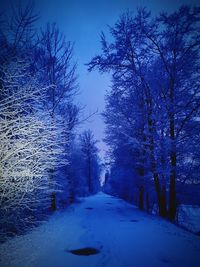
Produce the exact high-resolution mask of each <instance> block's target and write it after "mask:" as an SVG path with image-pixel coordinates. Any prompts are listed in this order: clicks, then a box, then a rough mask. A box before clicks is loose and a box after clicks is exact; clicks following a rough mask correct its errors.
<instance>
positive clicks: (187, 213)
mask: <svg viewBox="0 0 200 267" xmlns="http://www.w3.org/2000/svg"><path fill="white" fill-rule="evenodd" d="M177 223H178V224H179V225H180V226H182V227H184V228H185V229H187V230H189V231H191V232H193V233H195V234H198V235H200V207H199V206H194V205H180V206H179V208H178V213H177Z"/></svg>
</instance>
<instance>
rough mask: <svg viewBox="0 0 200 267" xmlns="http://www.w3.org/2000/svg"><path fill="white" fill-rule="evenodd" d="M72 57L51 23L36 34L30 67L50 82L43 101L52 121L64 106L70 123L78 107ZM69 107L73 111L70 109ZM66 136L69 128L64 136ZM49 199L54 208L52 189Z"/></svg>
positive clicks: (61, 36) (71, 51)
mask: <svg viewBox="0 0 200 267" xmlns="http://www.w3.org/2000/svg"><path fill="white" fill-rule="evenodd" d="M72 57H73V46H72V44H71V43H70V42H66V40H65V37H64V36H63V34H62V33H60V31H59V29H58V27H57V26H56V24H55V23H52V24H50V23H48V24H47V25H46V28H45V29H44V30H41V33H40V37H39V40H38V45H37V47H36V49H35V55H34V59H33V62H32V65H33V70H34V71H35V72H37V71H38V69H42V70H43V72H42V75H41V80H42V81H43V82H44V84H46V85H48V86H49V85H51V86H50V87H49V90H48V91H47V98H46V102H45V103H46V105H47V106H48V109H49V112H50V115H51V120H52V123H54V121H56V120H57V117H60V116H62V113H61V112H60V111H61V110H62V111H63V110H65V111H67V109H68V111H69V116H72V115H74V118H70V119H71V122H70V123H71V126H72V121H73V120H74V121H76V120H77V115H78V113H77V111H78V108H77V107H75V105H72V100H73V97H74V95H75V94H76V93H77V82H76V73H75V71H76V64H73V62H72ZM72 106H74V108H72ZM69 107H71V108H70V109H69ZM73 110H74V111H76V112H75V113H74V112H71V111H73ZM64 117H66V116H65V115H64ZM64 117H63V119H64ZM68 130H69V128H68ZM71 131H72V128H71ZM68 138H69V131H68V134H67V136H66V139H68ZM65 148H66V149H67V147H65ZM52 149H53V148H52ZM54 172H55V170H53V169H52V170H51V171H50V176H51V178H50V179H51V180H54V179H55V177H54V176H55V175H54ZM51 199H52V201H51V208H52V210H56V196H55V192H52V195H51Z"/></svg>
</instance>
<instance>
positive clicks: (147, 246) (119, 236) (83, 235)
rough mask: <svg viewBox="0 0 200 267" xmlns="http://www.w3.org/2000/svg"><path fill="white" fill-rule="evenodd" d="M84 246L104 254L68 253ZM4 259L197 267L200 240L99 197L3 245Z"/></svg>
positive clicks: (66, 265)
mask: <svg viewBox="0 0 200 267" xmlns="http://www.w3.org/2000/svg"><path fill="white" fill-rule="evenodd" d="M87 208H92V209H87ZM131 220H132V221H131ZM83 247H94V248H97V249H99V250H100V253H99V254H96V255H91V256H77V255H73V254H71V253H69V250H71V249H78V248H83ZM0 259H1V261H0V266H2V267H14V266H17V267H36V266H37V267H57V266H58V267H101V266H103V267H133V266H135V267H146V266H148V267H151V266H152V267H162V266H163V267H164V266H173V267H179V266H180V267H189V266H192V267H199V266H200V238H199V237H198V236H195V235H193V234H191V233H189V232H187V231H185V230H183V229H181V228H178V227H177V226H175V225H173V224H171V223H169V222H167V221H165V220H162V219H160V218H158V217H155V216H152V215H148V214H146V213H143V212H141V211H139V210H138V209H137V208H136V207H134V206H132V205H131V204H128V203H126V202H124V201H123V200H121V199H118V198H115V197H112V196H109V195H106V194H104V193H98V194H97V195H95V196H90V197H87V198H84V199H82V200H81V202H80V203H76V204H74V205H72V206H71V207H70V208H69V209H67V210H65V211H63V212H57V213H55V215H53V216H52V217H51V218H50V220H49V221H48V222H46V223H44V224H43V225H41V226H39V227H37V228H35V229H34V230H32V231H31V232H29V233H28V234H26V235H24V236H18V237H16V238H13V239H11V240H9V241H7V242H6V243H4V244H2V245H1V247H0Z"/></svg>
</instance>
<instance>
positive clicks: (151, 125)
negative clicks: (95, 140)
mask: <svg viewBox="0 0 200 267" xmlns="http://www.w3.org/2000/svg"><path fill="white" fill-rule="evenodd" d="M199 20H200V9H199V8H197V7H195V8H190V7H188V6H182V7H181V8H180V9H179V10H178V11H176V12H174V13H172V14H166V13H161V14H160V15H159V16H157V17H156V18H152V16H151V14H150V12H147V11H146V9H140V10H138V12H137V14H136V15H135V16H133V15H132V14H131V13H129V12H128V13H125V14H123V15H122V16H121V17H120V19H119V20H118V22H117V23H116V24H115V25H114V27H112V28H110V33H111V35H112V38H113V41H111V42H110V43H109V42H108V41H106V38H105V35H104V34H102V38H101V42H102V54H101V55H99V56H96V57H94V58H93V59H92V61H91V62H90V64H89V70H90V71H91V70H92V69H93V68H98V69H99V70H100V71H101V72H108V71H111V72H112V81H113V87H112V90H111V92H109V93H108V95H107V100H106V101H107V105H106V110H105V112H104V118H105V123H106V125H107V137H106V140H107V143H108V144H109V145H110V147H111V151H112V157H113V158H114V162H115V164H116V163H117V158H118V155H117V153H116V152H117V151H118V150H119V149H120V150H121V151H123V149H124V150H126V152H124V153H125V156H126V154H127V151H129V150H130V151H132V156H128V160H130V159H131V158H132V160H133V164H132V167H130V168H133V170H134V171H133V174H134V172H135V171H136V173H137V174H138V176H139V177H140V179H139V180H140V181H141V182H140V184H141V185H140V188H141V190H143V188H145V190H146V191H148V189H149V183H150V184H151V178H150V176H151V177H152V178H153V181H154V187H155V192H156V194H157V203H158V207H159V214H160V215H161V216H164V217H165V216H168V217H169V218H170V219H172V220H173V219H174V218H175V215H176V206H177V198H176V186H177V184H178V183H180V181H181V180H182V179H183V176H184V174H183V172H182V171H181V169H182V168H184V169H187V170H189V169H190V171H191V168H193V167H194V166H196V167H197V166H199V157H198V156H197V154H196V153H193V152H192V150H191V148H192V146H193V147H196V149H198V151H199V145H198V142H197V136H199V134H198V133H197V131H199V122H198V120H197V117H198V116H199V107H200V98H199V96H200V94H199V89H200V88H199V81H198V80H199V71H198V70H199V62H200V61H199V51H200V50H199V48H200V36H199ZM197 129H198V130H197ZM122 140H123V141H122ZM191 142H192V146H191ZM121 153H122V152H121ZM120 156H121V155H120ZM193 157H195V160H194V161H193V160H192V158H193ZM192 162H193V163H192ZM193 164H194V165H193ZM192 165H193V167H192ZM118 166H121V163H120V162H119V163H118ZM193 170H194V169H193ZM194 172H195V171H194ZM196 179H198V177H196ZM147 181H149V182H147ZM187 182H189V180H188V181H187ZM147 193H148V192H147ZM142 195H144V192H143V193H142ZM142 195H141V191H140V205H141V201H142V199H141V196H142ZM147 196H148V195H147ZM148 201H149V197H148ZM141 206H142V205H141Z"/></svg>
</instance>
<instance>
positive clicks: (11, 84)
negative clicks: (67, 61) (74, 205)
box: [0, 62, 65, 212]
mask: <svg viewBox="0 0 200 267" xmlns="http://www.w3.org/2000/svg"><path fill="white" fill-rule="evenodd" d="M1 73H3V74H4V75H3V76H2V77H1V84H2V87H1V92H0V93H1V100H0V204H1V205H0V206H1V211H5V212H7V211H8V212H9V211H10V210H13V209H15V210H16V209H25V208H26V209H29V208H30V209H31V208H32V207H33V206H37V203H40V202H41V201H44V200H45V198H46V193H47V192H51V190H52V186H53V185H52V184H50V183H49V180H48V172H49V170H50V169H51V168H54V167H55V166H62V165H63V164H65V162H64V161H63V159H62V158H61V157H60V155H62V153H63V149H62V144H63V142H64V140H63V135H64V127H63V125H62V124H61V123H60V124H56V123H55V124H52V123H49V119H50V116H49V113H48V111H47V110H45V109H44V106H43V101H44V99H45V94H46V90H47V89H48V88H45V87H41V85H40V83H38V81H37V79H36V77H31V76H30V75H28V73H27V66H26V64H23V63H21V62H20V63H16V62H13V63H12V64H10V65H9V66H7V68H3V69H1ZM51 147H53V150H51V149H50V148H51Z"/></svg>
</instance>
